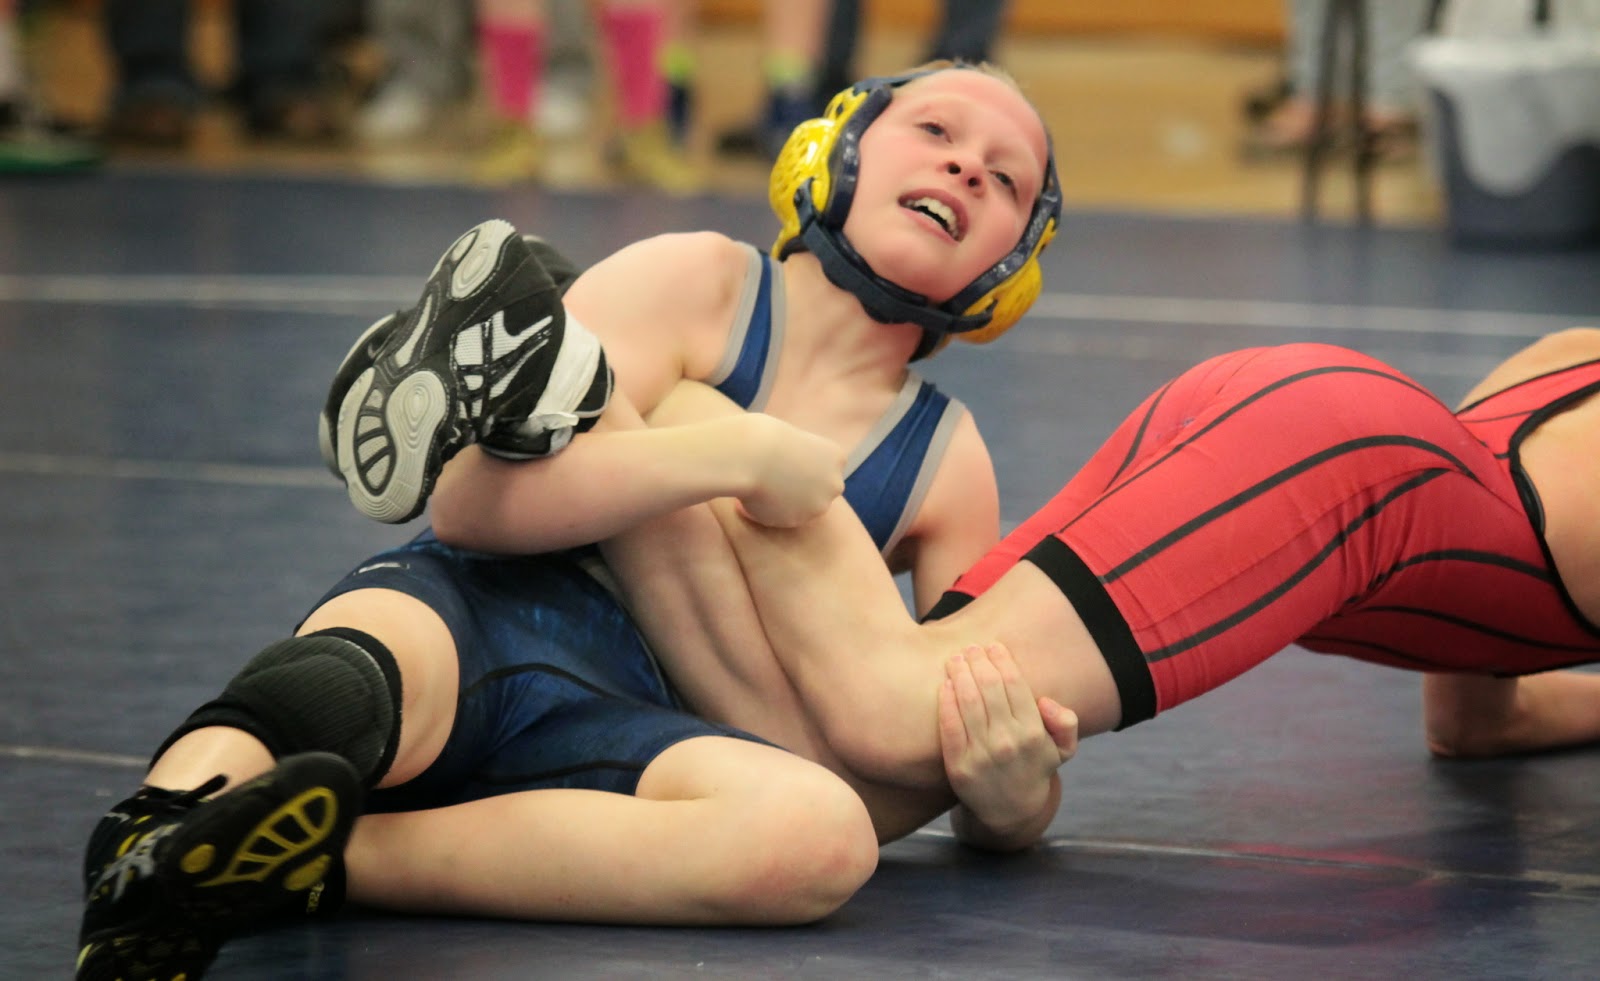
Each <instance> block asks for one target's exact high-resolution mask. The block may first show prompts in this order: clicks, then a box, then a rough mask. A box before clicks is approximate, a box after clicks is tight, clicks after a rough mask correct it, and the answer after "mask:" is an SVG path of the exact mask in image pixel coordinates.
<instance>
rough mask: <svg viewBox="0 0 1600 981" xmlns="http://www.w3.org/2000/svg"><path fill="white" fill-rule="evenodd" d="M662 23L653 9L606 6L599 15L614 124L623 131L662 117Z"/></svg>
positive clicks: (664, 103)
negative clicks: (612, 94) (615, 116)
mask: <svg viewBox="0 0 1600 981" xmlns="http://www.w3.org/2000/svg"><path fill="white" fill-rule="evenodd" d="M665 20H666V19H665V17H664V15H663V14H662V11H661V10H659V9H658V8H656V7H653V6H634V5H622V6H617V5H607V6H606V7H605V8H604V9H603V10H602V11H601V12H600V30H601V32H602V34H603V35H604V37H605V42H606V47H607V54H608V55H609V57H608V58H607V59H606V61H607V68H609V69H610V71H611V84H612V87H613V88H615V90H616V96H617V113H618V117H619V118H618V122H619V123H621V125H622V127H623V128H624V129H636V128H638V127H639V126H642V125H644V124H645V123H650V122H654V121H655V120H658V119H661V118H662V117H663V116H664V115H665V114H666V110H667V82H666V79H665V78H663V77H662V75H661V42H662V38H663V37H664V36H665V27H666V23H665Z"/></svg>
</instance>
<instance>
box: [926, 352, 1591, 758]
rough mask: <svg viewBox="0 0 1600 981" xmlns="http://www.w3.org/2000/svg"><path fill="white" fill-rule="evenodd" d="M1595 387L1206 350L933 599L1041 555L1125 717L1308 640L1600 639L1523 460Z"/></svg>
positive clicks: (1392, 654)
mask: <svg viewBox="0 0 1600 981" xmlns="http://www.w3.org/2000/svg"><path fill="white" fill-rule="evenodd" d="M1597 390H1600V361H1595V362H1588V363H1585V364H1581V365H1577V366H1574V367H1571V368H1567V369H1565V370H1562V371H1556V372H1551V373H1549V374H1546V375H1543V376H1540V377H1538V378H1534V379H1531V380H1529V381H1526V382H1523V383H1521V384H1519V385H1515V386H1513V387H1511V388H1509V389H1506V390H1504V391H1502V392H1499V393H1496V394H1494V395H1491V396H1488V397H1487V398H1484V399H1482V400H1480V401H1478V402H1476V403H1475V404H1473V405H1472V406H1470V407H1468V408H1467V409H1465V410H1463V411H1462V412H1461V413H1460V414H1459V416H1458V415H1457V414H1455V413H1453V412H1451V410H1450V409H1449V408H1448V407H1447V406H1445V405H1444V404H1443V403H1441V402H1440V401H1439V400H1438V399H1437V398H1436V397H1435V396H1433V395H1432V394H1430V393H1429V392H1428V391H1427V390H1425V389H1424V388H1422V386H1420V385H1419V384H1417V383H1416V382H1414V381H1412V380H1411V379H1409V378H1407V377H1406V376H1405V375H1403V374H1401V373H1400V372H1399V371H1396V370H1395V369H1393V368H1391V367H1389V366H1387V365H1385V364H1383V363H1382V362H1379V361H1375V360H1373V359H1372V358H1369V357H1367V356H1365V355H1363V354H1359V353H1357V352H1354V351H1349V350H1345V349H1342V348H1337V347H1330V346H1326V345H1319V344H1293V345H1285V346H1282V347H1273V348H1257V349H1252V350H1246V351H1240V352H1236V353H1233V354H1228V355H1223V356H1221V357H1218V358H1213V359H1211V360H1209V361H1206V362H1204V363H1202V364H1201V365H1199V366H1197V367H1195V368H1193V369H1191V370H1190V371H1188V372H1186V373H1184V374H1183V375H1181V376H1179V377H1178V378H1177V379H1176V380H1174V381H1173V382H1171V383H1170V384H1168V385H1167V386H1166V387H1165V388H1163V389H1162V390H1161V391H1159V392H1157V393H1156V394H1155V395H1153V396H1151V397H1150V398H1149V399H1147V400H1146V401H1145V403H1144V404H1143V405H1142V406H1141V407H1140V408H1139V409H1138V411H1136V412H1135V413H1134V414H1133V415H1132V416H1130V417H1129V418H1128V419H1127V421H1125V422H1124V423H1123V425H1122V426H1121V427H1120V428H1119V429H1118V430H1117V432H1116V433H1115V434H1114V435H1113V436H1112V438H1111V439H1110V441H1109V442H1107V443H1106V444H1105V445H1104V446H1103V447H1101V449H1100V450H1099V452H1098V453H1096V454H1095V456H1094V457H1093V458H1092V459H1091V460H1090V461H1089V463H1088V465H1087V466H1085V467H1084V468H1083V469H1082V470H1081V471H1079V473H1078V474H1077V475H1076V476H1075V477H1073V479H1072V480H1071V481H1070V482H1068V484H1067V485H1066V486H1065V487H1064V488H1062V490H1061V492H1060V493H1059V494H1057V495H1056V497H1055V498H1054V499H1053V500H1051V501H1050V503H1049V504H1048V505H1046V506H1045V508H1044V509H1043V510H1041V511H1039V512H1038V513H1037V514H1035V515H1034V516H1033V517H1032V518H1030V519H1029V520H1028V521H1026V522H1024V523H1023V524H1022V525H1021V526H1019V527H1018V528H1017V529H1016V530H1015V531H1014V532H1012V533H1011V534H1010V535H1009V536H1007V537H1006V539H1005V540H1004V541H1002V542H1001V543H1000V545H999V546H997V547H996V548H995V550H994V551H993V552H991V553H990V554H989V555H988V556H987V557H985V558H984V559H983V560H982V561H981V562H980V563H979V564H978V565H976V566H975V567H973V569H972V570H971V571H969V572H968V573H967V574H966V575H965V576H963V577H962V578H961V579H960V580H959V581H958V582H957V583H956V584H955V586H954V587H952V590H951V593H952V595H949V596H947V598H946V602H944V603H941V604H940V607H939V608H938V609H936V610H935V612H934V614H933V615H943V614H945V613H948V612H950V611H951V609H953V608H955V607H957V606H959V605H962V604H963V603H964V602H966V601H967V600H969V599H970V598H971V597H973V596H976V595H978V594H980V593H982V592H983V591H984V590H985V589H987V588H988V587H989V586H990V585H992V584H993V583H994V582H995V580H997V579H998V578H1000V576H1001V575H1002V574H1003V573H1004V572H1005V571H1006V570H1007V569H1009V568H1010V567H1011V566H1012V565H1014V564H1015V563H1016V562H1017V561H1018V560H1020V559H1022V558H1026V559H1028V560H1029V561H1031V562H1033V563H1035V564H1036V565H1038V566H1039V567H1040V568H1041V569H1043V570H1044V571H1045V572H1046V573H1047V574H1049V575H1050V576H1051V578H1052V579H1053V580H1054V581H1055V582H1056V583H1057V584H1058V585H1059V586H1060V587H1061V589H1062V592H1063V593H1065V594H1066V596H1067V598H1068V599H1069V600H1070V601H1071V602H1072V604H1073V606H1074V608H1075V609H1076V610H1077V612H1078V614H1079V615H1080V616H1081V617H1082V619H1083V621H1084V623H1085V624H1086V625H1087V626H1088V628H1089V630H1090V632H1091V634H1092V635H1093V636H1094V638H1095V640H1096V642H1097V643H1098V644H1099V647H1100V650H1101V651H1102V653H1103V654H1104V655H1105V657H1106V660H1107V662H1108V663H1109V665H1110V667H1111V670H1112V674H1113V675H1114V676H1115V678H1116V680H1117V686H1118V690H1119V692H1120V694H1121V697H1122V708H1123V715H1122V727H1126V726H1128V725H1132V724H1133V723H1135V722H1140V721H1143V720H1144V719H1147V718H1150V717H1151V716H1153V715H1155V714H1156V713H1157V712H1161V711H1165V710H1166V709H1169V708H1172V707H1173V706H1175V705H1178V704H1180V703H1182V702H1184V701H1187V700H1188V699H1191V698H1193V697H1195V696H1196V695H1199V694H1201V693H1202V692H1206V691H1209V690H1211V689H1212V688H1215V687H1217V686H1218V685H1221V684H1223V683H1224V682H1226V681H1228V680H1229V679H1231V678H1234V677H1236V676H1238V675H1239V674H1241V673H1243V672H1244V671H1246V670H1248V669H1249V668H1251V667H1253V666H1254V665H1256V664H1259V663H1260V662H1262V661H1263V660H1265V659H1266V658H1268V657H1270V656H1272V655H1273V654H1275V653H1277V652H1278V651H1280V650H1282V649H1283V648H1285V647H1287V646H1289V645H1290V644H1294V643H1299V644H1300V645H1302V646H1305V647H1308V648H1311V649H1313V650H1316V651H1322V652H1327V653H1337V654H1345V655H1349V656H1351V657H1355V658H1360V659H1362V660H1367V661H1374V662H1377V663H1380V664H1387V665H1392V666H1395V667H1401V668H1410V669H1415V670H1425V671H1473V672H1486V673H1492V674H1498V675H1518V674H1529V673H1533V672H1537V671H1545V670H1548V669H1552V668H1559V667H1565V666H1570V665H1573V664H1580V663H1584V662H1587V661H1594V660H1600V628H1597V627H1596V626H1595V625H1594V624H1591V623H1589V622H1588V621H1587V620H1585V619H1584V618H1583V617H1582V616H1581V615H1580V614H1579V613H1578V612H1577V610H1576V609H1575V608H1574V606H1573V605H1572V603H1571V601H1570V600H1569V598H1568V596H1567V593H1566V590H1565V589H1564V588H1563V586H1562V584H1561V581H1560V579H1559V577H1558V576H1557V575H1556V572H1555V570H1554V567H1553V565H1552V563H1551V561H1550V558H1549V553H1548V552H1547V550H1546V548H1545V546H1544V542H1543V539H1542V538H1541V535H1540V529H1541V524H1542V522H1541V520H1540V518H1539V514H1540V512H1539V507H1538V503H1537V496H1536V495H1535V494H1534V492H1533V489H1532V487H1531V485H1529V484H1528V482H1527V480H1526V478H1525V476H1524V475H1523V474H1522V471H1521V467H1520V465H1519V463H1518V461H1517V447H1518V446H1519V445H1520V443H1521V441H1522V440H1523V439H1524V438H1525V437H1526V436H1527V435H1528V433H1530V432H1532V431H1533V429H1534V428H1536V427H1537V426H1538V425H1539V424H1540V423H1541V422H1542V421H1543V420H1544V419H1546V418H1548V417H1549V416H1550V415H1551V414H1553V413H1555V412H1557V411H1559V410H1560V409H1561V408H1562V407H1564V406H1566V405H1570V404H1572V403H1574V402H1575V401H1577V400H1579V399H1581V398H1583V397H1584V396H1586V395H1589V394H1592V393H1594V392H1596V391H1597ZM1530 515H1531V516H1532V517H1531V518H1530Z"/></svg>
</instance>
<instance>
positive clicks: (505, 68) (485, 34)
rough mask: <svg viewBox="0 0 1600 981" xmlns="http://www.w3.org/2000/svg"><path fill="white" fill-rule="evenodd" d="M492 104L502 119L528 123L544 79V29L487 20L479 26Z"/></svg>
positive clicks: (479, 41) (480, 44)
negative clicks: (488, 21) (487, 21)
mask: <svg viewBox="0 0 1600 981" xmlns="http://www.w3.org/2000/svg"><path fill="white" fill-rule="evenodd" d="M478 56H479V57H480V58H482V59H483V74H484V86H485V88H487V89H488V94H489V105H490V107H491V108H493V109H494V113H495V115H496V116H499V117H500V118H501V119H508V120H515V121H516V122H519V123H525V122H527V121H528V119H529V118H530V117H531V116H532V114H533V107H534V106H537V105H538V104H539V88H540V85H541V84H542V83H543V81H544V28H543V27H541V26H533V25H528V24H512V23H493V22H490V23H485V24H483V25H482V26H481V27H479V29H478Z"/></svg>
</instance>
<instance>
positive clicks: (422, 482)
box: [318, 221, 548, 524]
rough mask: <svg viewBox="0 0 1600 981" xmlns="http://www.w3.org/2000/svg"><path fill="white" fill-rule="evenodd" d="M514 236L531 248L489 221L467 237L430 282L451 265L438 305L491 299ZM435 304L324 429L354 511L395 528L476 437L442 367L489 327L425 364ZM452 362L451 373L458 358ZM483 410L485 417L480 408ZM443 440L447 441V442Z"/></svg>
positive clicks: (393, 341) (326, 450)
mask: <svg viewBox="0 0 1600 981" xmlns="http://www.w3.org/2000/svg"><path fill="white" fill-rule="evenodd" d="M513 237H515V238H518V239H521V240H522V241H524V242H528V240H529V237H528V236H521V235H519V234H518V233H517V230H516V229H515V228H514V227H513V226H512V225H511V224H510V223H509V222H504V221H489V222H485V223H483V224H482V225H479V226H477V227H476V228H475V229H473V231H472V232H469V233H467V234H466V235H463V236H461V238H460V239H458V240H457V241H456V243H455V244H454V245H452V246H451V248H450V249H449V250H447V251H446V252H445V254H444V255H443V256H442V257H441V258H440V259H439V262H438V263H436V264H435V266H434V269H433V272H432V273H431V274H430V275H429V282H430V284H432V283H435V282H436V281H437V277H438V275H439V273H440V271H441V270H442V269H444V267H445V264H446V263H452V264H453V267H452V268H451V269H450V275H449V277H448V278H447V279H446V280H444V281H443V282H442V284H441V285H442V286H443V288H444V296H442V297H440V300H441V301H442V302H446V303H452V304H462V303H471V302H473V301H474V298H476V297H479V296H480V295H482V294H484V291H485V287H487V286H489V285H490V284H491V283H494V282H496V281H497V276H496V274H497V273H498V272H500V271H501V268H502V267H501V262H500V260H501V256H502V253H503V251H504V249H505V245H506V242H507V240H508V239H510V238H513ZM534 241H537V240H534ZM540 244H541V245H542V244H543V243H540ZM528 248H529V250H530V253H532V252H534V251H535V249H534V247H533V246H532V244H531V243H530V244H529V245H528ZM546 248H548V247H547V246H546ZM533 261H535V262H537V258H534V259H533ZM432 296H433V294H432V287H431V286H430V290H429V292H428V293H426V294H425V296H424V299H423V301H422V303H423V304H424V307H423V310H422V312H421V313H420V314H418V315H417V317H416V322H415V323H412V324H410V326H409V328H408V329H407V332H406V334H405V335H404V336H395V337H390V338H388V339H386V340H385V341H384V343H383V346H382V349H381V350H380V352H379V354H378V356H377V357H376V358H375V359H373V360H374V364H373V366H372V367H371V368H369V369H368V370H366V371H364V372H362V373H361V374H360V375H359V376H357V378H356V380H355V381H354V382H353V383H352V384H351V386H350V388H349V390H348V391H346V393H345V396H344V399H343V400H342V401H341V403H340V406H339V412H338V418H337V419H336V420H333V421H331V422H330V420H328V419H327V418H326V415H324V417H323V418H322V419H321V421H320V424H319V429H318V442H319V445H320V447H321V449H322V454H323V460H324V461H325V462H329V467H330V469H332V470H334V471H335V473H336V474H337V475H338V476H339V477H340V478H341V479H343V480H344V482H345V487H346V490H347V492H348V494H349V497H350V502H351V503H352V504H353V505H354V506H355V508H356V510H358V511H360V512H361V513H362V514H365V515H366V516H368V517H369V518H372V519H374V520H377V521H382V522H385V523H388V524H399V523H401V522H405V521H410V520H411V519H412V518H415V517H416V516H417V515H419V514H421V513H422V510H423V508H424V507H425V505H426V504H427V500H428V497H429V495H431V494H432V492H433V487H434V484H435V482H436V480H437V478H438V475H439V471H440V469H441V468H442V467H443V466H444V463H445V461H446V460H448V459H449V458H450V457H451V456H453V455H454V454H455V453H456V452H457V451H459V450H460V449H461V447H463V446H465V445H467V444H468V443H469V442H471V441H472V440H473V438H474V437H473V435H472V434H470V433H469V434H465V435H463V434H461V433H460V431H459V429H458V427H456V425H455V423H456V421H457V419H458V417H459V416H462V415H465V414H468V413H466V412H465V411H464V409H463V407H462V406H461V405H460V404H459V401H460V395H459V394H458V393H457V391H456V389H455V387H454V385H453V381H454V379H452V378H447V377H446V376H445V375H444V374H443V373H442V372H441V368H443V367H445V366H443V365H440V364H438V363H437V362H438V361H439V356H440V354H441V352H453V351H454V350H455V345H456V343H457V340H458V338H460V337H461V336H462V332H463V331H466V330H475V329H478V328H479V326H480V323H481V322H480V321H478V320H475V319H474V320H469V322H467V323H462V324H458V325H456V327H455V329H454V331H453V332H452V334H451V335H450V336H449V337H447V338H428V343H429V345H430V346H431V347H432V348H433V353H432V354H430V355H429V357H428V358H427V359H426V360H424V359H419V358H417V357H416V356H415V354H416V351H415V348H416V345H417V344H419V343H420V342H421V341H422V340H423V339H424V337H425V335H426V332H427V331H428V330H430V329H431V328H432V327H433V321H434V320H435V319H436V318H437V317H438V316H439V313H438V311H435V310H431V309H429V308H428V307H427V306H426V305H427V304H429V303H430V302H431V301H432ZM387 322H388V321H387V320H380V321H378V322H377V323H375V324H373V325H372V326H371V327H369V328H367V330H366V332H364V333H363V334H362V335H361V337H360V338H359V339H357V341H356V343H355V344H354V345H352V347H351V349H350V351H349V353H347V354H346V355H345V360H344V362H341V365H340V370H339V374H343V373H344V372H345V366H346V365H347V364H349V363H350V361H351V360H352V359H353V358H356V357H359V356H361V352H362V351H363V350H364V348H365V345H366V343H367V342H368V340H369V339H370V338H371V337H372V336H373V334H374V333H375V332H377V331H378V330H380V329H382V328H383V327H384V325H385V324H386V323H387ZM445 356H446V357H447V358H449V359H450V362H451V363H452V364H453V361H454V356H453V354H446V355H445ZM503 356H505V352H502V357H503ZM429 361H432V362H434V363H433V364H429V363H427V362H429ZM396 365H398V367H391V366H396ZM450 370H454V369H453V368H451V369H450ZM336 377H338V375H336ZM480 397H481V394H480ZM478 408H479V413H478V414H479V415H481V414H482V413H481V406H480V407H478ZM442 432H443V433H446V435H444V436H443V437H441V433H442Z"/></svg>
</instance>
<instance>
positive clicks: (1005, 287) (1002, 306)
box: [955, 219, 1056, 344]
mask: <svg viewBox="0 0 1600 981" xmlns="http://www.w3.org/2000/svg"><path fill="white" fill-rule="evenodd" d="M1055 237H1056V223H1055V221H1054V220H1053V219H1052V220H1051V221H1050V222H1049V223H1048V224H1047V225H1046V226H1045V229H1044V232H1043V233H1042V234H1040V236H1039V240H1038V241H1037V242H1035V243H1034V246H1033V252H1032V253H1031V254H1030V255H1029V256H1028V261H1027V262H1024V263H1023V264H1022V268H1021V269H1018V270H1017V271H1016V272H1014V273H1012V274H1011V275H1010V276H1009V277H1007V278H1006V279H1004V280H1002V281H1001V283H1000V285H999V286H996V287H995V288H994V289H992V290H990V291H989V292H987V293H985V294H984V295H983V297H982V298H981V299H979V300H978V302H977V303H974V304H973V305H972V306H971V307H970V308H969V309H968V310H966V311H965V312H967V313H972V312H975V311H977V310H983V309H985V308H988V307H989V306H990V305H991V304H992V305H993V309H992V310H991V311H990V314H989V323H988V324H986V325H985V326H983V327H979V328H978V329H977V330H969V331H967V332H966V333H963V334H956V335H955V336H956V337H959V338H961V339H962V340H963V341H966V342H967V343H968V344H987V343H989V342H990V341H992V340H994V339H995V338H997V337H999V336H1000V335H1001V334H1004V333H1005V332H1006V331H1008V330H1010V329H1011V328H1012V326H1014V325H1015V324H1016V322H1017V321H1019V320H1021V319H1022V315H1023V314H1025V313H1027V312H1028V308H1030V307H1032V306H1033V304H1034V302H1035V301H1036V300H1038V299H1039V294H1040V293H1042V292H1043V291H1044V270H1042V269H1040V268H1039V253H1041V252H1043V251H1044V247H1045V246H1047V245H1049V244H1050V240H1051V239H1053V238H1055Z"/></svg>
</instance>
